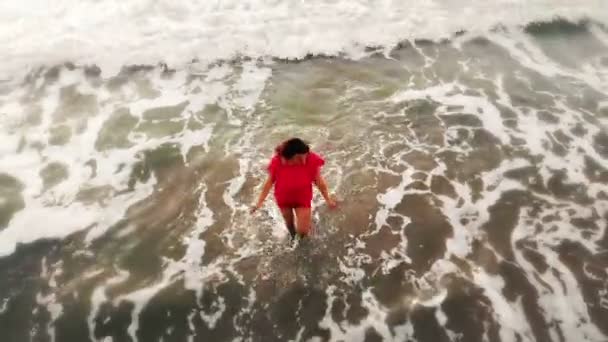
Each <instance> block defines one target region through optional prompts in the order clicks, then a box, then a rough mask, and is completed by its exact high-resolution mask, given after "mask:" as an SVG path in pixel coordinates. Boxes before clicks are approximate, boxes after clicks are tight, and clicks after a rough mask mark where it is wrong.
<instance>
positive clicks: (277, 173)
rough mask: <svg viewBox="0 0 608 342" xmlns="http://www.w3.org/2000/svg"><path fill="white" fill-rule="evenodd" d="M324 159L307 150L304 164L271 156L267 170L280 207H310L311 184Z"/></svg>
mask: <svg viewBox="0 0 608 342" xmlns="http://www.w3.org/2000/svg"><path fill="white" fill-rule="evenodd" d="M323 164H325V160H323V158H322V157H321V156H319V155H318V154H316V153H313V152H309V153H308V155H307V157H306V163H305V164H296V165H288V164H287V163H283V162H282V160H281V157H280V156H279V155H275V156H274V157H272V160H271V161H270V164H269V165H268V172H269V173H270V177H271V179H272V181H273V183H274V198H275V199H276V201H277V204H278V205H279V207H280V208H300V207H304V208H310V204H311V202H312V184H313V183H314V181H315V179H316V177H317V175H318V174H319V170H320V169H321V166H323Z"/></svg>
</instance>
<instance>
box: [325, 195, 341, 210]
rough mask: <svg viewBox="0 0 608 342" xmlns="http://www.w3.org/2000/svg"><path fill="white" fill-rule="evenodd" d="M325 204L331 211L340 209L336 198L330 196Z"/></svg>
mask: <svg viewBox="0 0 608 342" xmlns="http://www.w3.org/2000/svg"><path fill="white" fill-rule="evenodd" d="M325 202H326V203H327V206H328V207H329V209H336V208H337V207H338V202H337V201H336V198H335V197H334V196H330V197H329V198H328V199H327V200H326V201H325Z"/></svg>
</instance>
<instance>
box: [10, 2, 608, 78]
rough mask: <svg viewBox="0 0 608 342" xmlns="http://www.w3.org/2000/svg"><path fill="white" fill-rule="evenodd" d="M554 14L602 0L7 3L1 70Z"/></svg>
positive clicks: (248, 51) (272, 49) (340, 42)
mask: <svg viewBox="0 0 608 342" xmlns="http://www.w3.org/2000/svg"><path fill="white" fill-rule="evenodd" d="M556 16H560V17H564V18H566V19H570V20H573V21H575V20H578V19H580V18H585V17H589V18H593V19H595V20H596V21H598V22H606V21H608V20H606V19H607V17H608V14H607V13H606V11H605V7H604V3H603V2H602V0H582V1H577V2H576V3H573V2H572V1H569V0H559V1H558V0H554V1H551V2H550V3H548V2H547V0H525V1H524V0H512V1H494V2H484V3H483V4H482V3H479V2H476V1H473V0H460V1H448V0H434V1H432V0H427V1H423V2H420V1H415V0H405V1H395V0H384V1H376V2H367V1H362V0H358V1H351V0H338V1H335V0H322V1H316V2H314V3H309V2H283V3H278V2H276V1H273V0H246V1H240V0H229V1H221V2H217V1H204V2H199V1H194V0H190V1H180V2H174V1H169V0H162V1H153V0H138V1H130V2H128V3H125V2H124V1H120V0H110V1H104V2H97V1H79V0H61V1H48V0H32V1H28V2H19V1H4V2H2V3H1V4H0V20H2V22H3V25H2V29H1V30H0V42H2V45H3V47H4V52H5V56H4V57H5V58H4V60H5V62H6V63H3V65H2V69H1V71H2V74H5V75H6V74H11V73H13V72H15V71H19V70H23V69H25V68H27V67H34V66H38V65H45V64H54V63H58V62H63V61H66V60H69V61H77V62H80V63H97V64H100V65H101V66H102V70H103V72H108V73H110V74H114V73H115V71H117V70H118V69H119V68H120V67H121V66H123V65H126V64H156V63H158V62H159V61H165V62H167V63H169V64H171V65H184V64H185V63H187V62H189V61H191V60H192V59H193V58H199V59H200V60H202V61H212V60H217V59H230V58H233V57H235V56H239V55H246V56H252V57H259V56H275V57H282V58H301V57H304V56H306V55H307V54H309V53H311V54H326V55H335V54H337V53H348V54H350V55H351V56H355V57H358V56H363V55H365V54H366V53H365V51H364V47H366V46H383V47H392V46H394V45H395V44H397V43H398V42H399V41H401V40H403V39H406V38H428V39H439V38H444V37H449V36H451V35H452V34H454V33H455V32H457V31H459V30H463V29H464V30H468V31H471V32H487V31H488V30H489V29H490V28H492V27H495V26H496V25H497V24H502V25H504V26H507V27H516V26H518V25H523V24H527V23H529V22H532V21H539V20H549V19H552V18H554V17H556Z"/></svg>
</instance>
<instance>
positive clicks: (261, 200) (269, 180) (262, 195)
mask: <svg viewBox="0 0 608 342" xmlns="http://www.w3.org/2000/svg"><path fill="white" fill-rule="evenodd" d="M272 184H273V182H272V177H270V176H268V177H267V178H266V181H265V182H264V185H263V186H262V192H261V193H260V196H259V197H258V201H257V202H256V204H255V205H254V206H253V207H252V208H251V212H252V213H253V212H255V211H256V210H258V209H260V208H261V207H262V205H263V204H264V201H265V200H266V197H267V196H268V193H270V189H272Z"/></svg>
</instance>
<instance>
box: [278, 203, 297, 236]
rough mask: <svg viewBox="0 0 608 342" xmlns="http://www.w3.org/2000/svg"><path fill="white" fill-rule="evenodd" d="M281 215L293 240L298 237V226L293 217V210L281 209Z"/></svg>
mask: <svg viewBox="0 0 608 342" xmlns="http://www.w3.org/2000/svg"><path fill="white" fill-rule="evenodd" d="M280 209H281V214H282V215H283V218H284V219H285V225H286V226H287V230H289V235H291V238H292V239H293V238H294V237H295V236H296V226H295V222H294V217H293V209H292V208H287V207H285V208H280Z"/></svg>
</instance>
